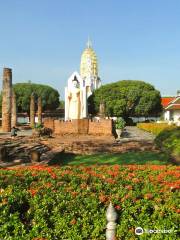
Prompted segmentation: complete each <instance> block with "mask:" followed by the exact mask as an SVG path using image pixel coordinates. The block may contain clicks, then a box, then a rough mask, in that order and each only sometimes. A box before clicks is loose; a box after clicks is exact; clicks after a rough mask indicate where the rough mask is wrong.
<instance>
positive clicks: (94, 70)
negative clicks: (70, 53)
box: [80, 37, 98, 78]
mask: <svg viewBox="0 0 180 240" xmlns="http://www.w3.org/2000/svg"><path fill="white" fill-rule="evenodd" d="M80 75H81V77H82V78H85V77H87V76H89V75H91V76H94V77H98V62H97V57H96V53H95V51H94V50H93V48H92V43H91V41H90V39H89V37H88V41H87V47H86V48H85V49H84V51H83V53H82V55H81V64H80Z"/></svg>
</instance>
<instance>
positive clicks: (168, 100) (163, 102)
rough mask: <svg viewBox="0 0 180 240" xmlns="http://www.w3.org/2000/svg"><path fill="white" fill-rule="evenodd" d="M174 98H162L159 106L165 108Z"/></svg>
mask: <svg viewBox="0 0 180 240" xmlns="http://www.w3.org/2000/svg"><path fill="white" fill-rule="evenodd" d="M174 99H175V97H162V98H161V104H162V106H163V107H164V108H166V107H167V106H168V105H169V103H170V102H171V101H173V100H174Z"/></svg>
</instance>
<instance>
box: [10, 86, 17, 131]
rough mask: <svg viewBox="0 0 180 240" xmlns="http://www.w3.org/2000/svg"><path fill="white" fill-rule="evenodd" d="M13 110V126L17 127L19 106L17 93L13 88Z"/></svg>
mask: <svg viewBox="0 0 180 240" xmlns="http://www.w3.org/2000/svg"><path fill="white" fill-rule="evenodd" d="M11 104H12V110H11V111H12V112H11V126H12V127H13V126H14V127H15V126H16V125H17V106H16V94H15V92H14V91H13V90H12V103H11Z"/></svg>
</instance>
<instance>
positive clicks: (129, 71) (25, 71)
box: [0, 0, 180, 99]
mask: <svg viewBox="0 0 180 240" xmlns="http://www.w3.org/2000/svg"><path fill="white" fill-rule="evenodd" d="M88 35H89V36H90V38H91V39H92V42H93V47H94V50H95V51H96V53H97V56H98V60H99V75H100V77H101V79H102V82H103V84H105V83H108V82H115V81H118V80H123V79H133V80H134V79H136V80H144V81H147V82H149V83H151V84H153V85H154V86H155V87H156V88H157V89H158V90H160V91H161V94H162V95H176V92H177V90H178V89H180V0H66V1H65V0H0V75H1V76H2V68H3V67H11V68H12V69H13V82H14V83H16V82H24V81H28V80H31V81H32V82H35V83H44V84H48V85H51V86H53V87H54V88H56V89H58V90H59V92H60V94H61V98H62V99H63V98H64V87H65V85H66V83H67V78H68V77H69V76H70V75H71V73H72V72H73V71H74V70H78V71H79V64H80V57H81V53H82V51H83V49H84V47H85V44H86V41H87V37H88ZM1 80H2V77H1Z"/></svg>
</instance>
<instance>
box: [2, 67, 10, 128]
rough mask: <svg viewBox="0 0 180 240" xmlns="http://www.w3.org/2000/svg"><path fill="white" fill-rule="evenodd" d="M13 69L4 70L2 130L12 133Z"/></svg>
mask: <svg viewBox="0 0 180 240" xmlns="http://www.w3.org/2000/svg"><path fill="white" fill-rule="evenodd" d="M11 97H12V69H10V68H4V69H3V84H2V130H3V132H10V131H11Z"/></svg>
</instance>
